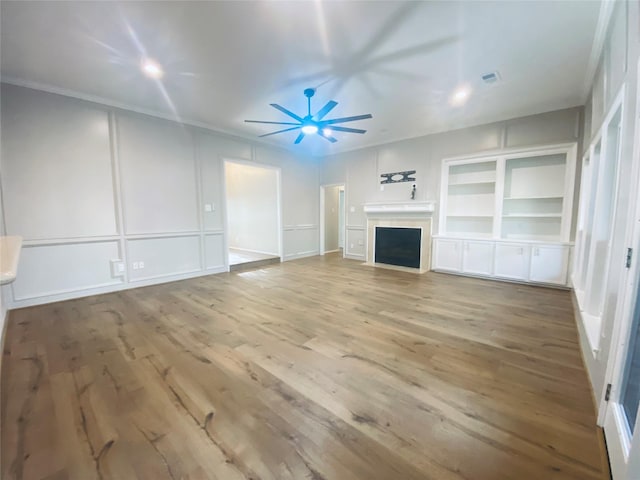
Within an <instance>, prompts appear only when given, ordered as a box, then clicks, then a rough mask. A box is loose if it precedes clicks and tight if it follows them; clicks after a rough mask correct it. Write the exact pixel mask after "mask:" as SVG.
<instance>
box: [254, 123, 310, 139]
mask: <svg viewBox="0 0 640 480" xmlns="http://www.w3.org/2000/svg"><path fill="white" fill-rule="evenodd" d="M298 128H300V125H298V126H297V127H291V128H285V129H284V130H278V131H277V132H271V133H265V134H264V135H259V136H260V137H268V136H269V135H275V134H276V133H284V132H289V131H291V130H296V129H298Z"/></svg>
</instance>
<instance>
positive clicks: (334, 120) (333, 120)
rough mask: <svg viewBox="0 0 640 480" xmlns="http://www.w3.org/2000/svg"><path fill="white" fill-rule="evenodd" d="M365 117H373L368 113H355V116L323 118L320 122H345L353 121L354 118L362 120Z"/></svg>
mask: <svg viewBox="0 0 640 480" xmlns="http://www.w3.org/2000/svg"><path fill="white" fill-rule="evenodd" d="M365 118H373V116H372V115H371V114H370V113H367V114H366V115H356V116H355V117H343V118H333V119H331V120H323V121H322V123H323V124H325V125H333V124H334V123H346V122H355V121H356V120H364V119H365Z"/></svg>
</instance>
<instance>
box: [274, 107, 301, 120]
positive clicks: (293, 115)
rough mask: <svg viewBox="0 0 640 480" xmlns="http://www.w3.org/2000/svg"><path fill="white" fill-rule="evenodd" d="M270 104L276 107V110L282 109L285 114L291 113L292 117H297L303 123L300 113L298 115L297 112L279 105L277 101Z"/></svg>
mask: <svg viewBox="0 0 640 480" xmlns="http://www.w3.org/2000/svg"><path fill="white" fill-rule="evenodd" d="M269 105H271V106H272V107H273V108H275V109H276V110H280V111H281V112H282V113H284V114H285V115H289V116H290V117H291V118H295V119H296V120H297V121H299V122H300V123H302V122H303V121H304V120H303V118H302V117H299V116H298V115H296V114H295V113H293V112H292V111H290V110H287V109H286V108H284V107H282V106H280V105H278V104H277V103H270V104H269Z"/></svg>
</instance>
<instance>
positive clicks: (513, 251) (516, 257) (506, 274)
mask: <svg viewBox="0 0 640 480" xmlns="http://www.w3.org/2000/svg"><path fill="white" fill-rule="evenodd" d="M530 258H531V247H530V246H529V245H527V244H517V243H499V244H497V245H496V260H495V270H494V274H495V276H496V277H502V278H509V279H512V280H528V279H529V259H530Z"/></svg>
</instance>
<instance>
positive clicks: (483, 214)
mask: <svg viewBox="0 0 640 480" xmlns="http://www.w3.org/2000/svg"><path fill="white" fill-rule="evenodd" d="M576 151H577V146H576V144H575V143H571V144H562V145H548V146H541V147H531V148H522V149H510V150H507V149H503V150H500V151H498V152H492V153H490V154H488V155H475V156H465V157H456V158H446V159H444V160H443V163H442V181H441V188H440V192H441V197H440V217H439V225H440V227H439V232H438V235H437V236H436V238H434V261H433V268H434V269H435V270H442V271H448V272H452V273H463V274H469V275H481V276H489V277H492V278H502V279H508V280H517V281H523V282H536V283H544V284H553V285H563V286H566V285H567V276H568V275H567V270H568V266H569V263H570V256H571V244H570V243H569V239H570V231H571V216H572V211H573V210H572V202H573V187H574V177H575V161H576V158H575V157H576Z"/></svg>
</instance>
